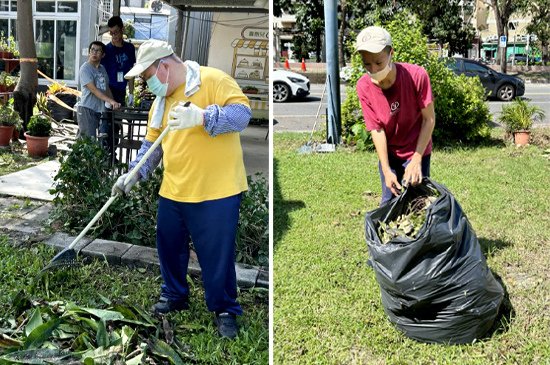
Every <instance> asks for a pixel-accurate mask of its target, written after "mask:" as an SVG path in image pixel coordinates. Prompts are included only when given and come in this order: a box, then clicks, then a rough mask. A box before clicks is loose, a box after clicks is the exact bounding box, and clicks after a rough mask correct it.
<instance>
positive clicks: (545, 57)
mask: <svg viewBox="0 0 550 365" xmlns="http://www.w3.org/2000/svg"><path fill="white" fill-rule="evenodd" d="M541 48H542V64H543V65H544V66H546V65H548V42H542V44H541Z"/></svg>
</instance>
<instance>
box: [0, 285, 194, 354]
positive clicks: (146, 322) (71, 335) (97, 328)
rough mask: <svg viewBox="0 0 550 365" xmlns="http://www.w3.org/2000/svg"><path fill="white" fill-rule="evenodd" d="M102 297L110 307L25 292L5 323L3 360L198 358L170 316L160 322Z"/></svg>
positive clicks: (1, 347)
mask: <svg viewBox="0 0 550 365" xmlns="http://www.w3.org/2000/svg"><path fill="white" fill-rule="evenodd" d="M102 299H103V300H104V302H105V304H106V308H105V309H97V308H86V307H80V306H78V305H76V304H74V303H70V302H64V301H53V302H47V301H42V302H34V303H31V301H30V299H29V298H28V297H26V296H25V294H24V292H23V291H21V292H20V293H19V295H18V296H17V297H16V298H15V300H14V307H15V308H17V309H19V310H21V309H24V310H23V311H21V312H20V313H17V317H16V318H11V319H10V320H8V321H7V322H8V323H7V326H8V327H7V328H2V333H1V334H0V355H1V356H0V362H7V363H19V364H49V363H71V362H79V363H83V364H112V363H121V364H122V363H123V364H129V365H132V364H142V363H144V362H145V361H148V362H149V363H150V362H151V361H158V362H164V361H166V360H168V361H170V363H172V364H183V363H184V361H183V359H186V360H187V362H190V361H193V360H194V359H193V357H192V356H191V355H190V354H189V352H188V351H186V349H185V347H184V346H183V345H182V344H181V343H179V342H178V340H177V338H176V337H175V336H174V334H173V331H172V329H171V327H170V324H169V323H168V321H167V320H166V319H165V318H163V320H162V322H159V321H158V320H156V319H154V318H152V317H150V316H149V315H147V314H146V312H145V311H144V310H143V309H141V308H139V307H138V306H135V305H131V304H129V303H125V302H117V303H112V302H111V301H109V300H108V299H107V298H104V297H102ZM2 325H4V323H2ZM4 327H5V326H4ZM161 337H162V339H161Z"/></svg>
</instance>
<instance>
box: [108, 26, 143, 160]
mask: <svg viewBox="0 0 550 365" xmlns="http://www.w3.org/2000/svg"><path fill="white" fill-rule="evenodd" d="M107 26H108V27H109V33H110V34H111V42H109V43H108V44H107V45H106V46H105V57H103V59H102V60H101V64H102V65H103V66H104V67H105V69H106V70H107V74H108V75H109V88H110V89H111V92H112V94H113V98H114V99H115V100H116V101H117V102H118V103H120V105H121V106H124V105H128V106H130V107H132V106H134V79H130V80H127V79H125V78H124V75H125V74H126V73H127V72H128V71H130V69H131V68H132V67H134V64H135V63H136V48H135V47H134V45H133V44H131V43H129V42H125V41H124V39H123V37H122V35H123V33H124V24H123V23H122V19H121V18H120V17H119V16H113V17H112V18H110V19H109V21H108V22H107ZM126 85H128V98H126ZM126 101H127V103H126ZM106 106H107V111H106V112H105V113H104V115H103V117H102V121H101V125H100V127H99V132H100V134H99V136H100V137H107V138H105V139H103V140H102V141H103V142H102V143H103V144H104V146H105V147H106V148H107V150H108V151H109V153H110V154H112V153H113V144H116V143H118V139H117V138H116V135H118V134H120V126H119V125H115V131H114V132H115V133H114V134H115V137H114V138H113V136H112V135H111V134H112V127H111V113H110V110H109V105H106Z"/></svg>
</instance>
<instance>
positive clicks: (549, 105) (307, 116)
mask: <svg viewBox="0 0 550 365" xmlns="http://www.w3.org/2000/svg"><path fill="white" fill-rule="evenodd" d="M323 87H324V85H323V84H312V85H311V92H310V95H309V96H308V97H306V98H304V99H301V100H300V99H297V100H292V101H290V102H287V103H273V118H274V119H275V120H276V121H277V123H276V124H275V126H274V127H273V128H274V131H275V132H283V131H294V132H303V131H307V132H311V130H312V129H313V126H314V125H315V122H316V121H317V124H316V125H315V129H316V130H321V129H323V128H324V125H325V113H326V107H327V95H326V93H325V95H324V96H323V98H322V99H321V96H322V94H323ZM345 97H346V85H341V86H340V99H341V100H342V103H343V101H344V99H345ZM523 98H525V99H527V100H528V101H530V102H531V103H533V104H534V105H538V106H540V107H541V108H542V109H543V110H544V111H545V113H546V119H545V120H544V121H543V123H542V125H544V126H549V127H550V84H525V95H523ZM436 102H437V101H436ZM487 103H488V104H489V110H490V112H491V113H492V114H493V118H494V120H495V121H496V118H497V117H498V114H500V112H501V110H502V106H503V105H506V104H507V103H506V102H501V101H496V100H489V101H487ZM318 111H319V113H318ZM317 115H318V117H317ZM436 122H437V115H436Z"/></svg>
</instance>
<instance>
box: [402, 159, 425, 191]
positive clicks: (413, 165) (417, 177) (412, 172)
mask: <svg viewBox="0 0 550 365" xmlns="http://www.w3.org/2000/svg"><path fill="white" fill-rule="evenodd" d="M403 181H404V182H405V184H406V185H408V184H411V185H413V186H414V185H418V184H420V183H421V182H422V159H419V160H417V159H415V158H414V157H413V159H412V160H411V162H409V164H408V165H407V167H405V173H404V174H403Z"/></svg>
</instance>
